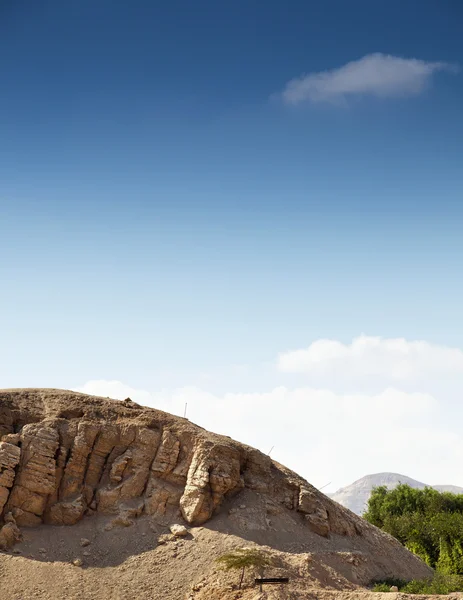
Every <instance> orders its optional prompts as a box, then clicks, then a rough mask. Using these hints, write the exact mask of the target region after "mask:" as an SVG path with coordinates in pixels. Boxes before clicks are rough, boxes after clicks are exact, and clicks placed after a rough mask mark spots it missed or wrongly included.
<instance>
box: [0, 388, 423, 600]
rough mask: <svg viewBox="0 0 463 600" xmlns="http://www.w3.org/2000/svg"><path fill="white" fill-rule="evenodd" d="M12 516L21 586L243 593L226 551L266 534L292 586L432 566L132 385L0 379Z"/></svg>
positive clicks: (167, 595) (61, 593)
mask: <svg viewBox="0 0 463 600" xmlns="http://www.w3.org/2000/svg"><path fill="white" fill-rule="evenodd" d="M0 517H1V523H0V528H1V529H0V546H1V547H2V548H3V550H4V552H3V553H1V554H0V575H1V577H0V580H1V582H2V583H1V585H2V587H1V588H0V598H2V599H3V598H5V599H6V598H8V599H9V600H10V599H13V600H14V599H15V598H17V599H18V600H19V599H21V600H24V599H25V598H33V597H34V598H35V597H40V598H49V599H52V598H53V599H55V598H99V599H105V598H107V599H109V598H111V599H113V598H115V599H121V600H122V599H128V598H132V597H133V595H134V593H135V592H136V595H137V598H138V599H145V598H146V599H147V598H155V599H157V598H159V599H161V598H162V599H163V600H169V599H171V600H182V599H183V598H190V599H193V598H198V599H199V598H208V599H209V598H210V599H213V598H217V599H218V598H220V599H221V600H222V599H223V600H225V598H238V597H242V598H245V597H248V596H247V595H246V594H248V592H247V591H245V592H239V594H242V595H238V596H237V595H236V594H237V593H238V592H234V591H233V585H234V578H233V575H231V574H225V573H222V572H220V571H218V570H217V565H216V563H215V559H216V558H217V557H218V556H220V555H221V554H222V553H223V552H224V551H225V550H228V549H230V548H234V547H243V546H256V545H258V546H260V547H262V548H264V549H265V550H266V551H267V552H268V553H269V555H270V556H271V557H272V562H271V567H269V569H268V571H267V573H268V574H270V576H271V575H272V574H273V575H275V574H282V573H284V574H285V576H289V577H290V585H289V586H288V588H287V592H286V593H287V597H288V598H291V597H297V598H304V597H307V598H308V597H312V596H313V590H314V589H320V588H324V589H325V590H336V589H337V590H339V589H345V590H355V589H357V588H358V587H359V586H362V585H365V584H367V583H368V582H369V581H371V580H372V579H379V578H384V577H391V576H394V577H398V578H402V579H408V578H420V577H425V576H427V575H429V573H430V570H429V569H428V567H427V566H426V565H425V564H424V563H422V562H421V561H420V560H419V559H418V558H416V557H415V556H414V555H412V554H410V553H409V552H408V551H407V550H405V549H404V548H403V547H402V546H401V545H400V544H399V543H398V542H397V541H396V540H394V539H393V538H391V537H390V536H388V535H387V534H384V533H383V532H381V531H379V530H378V529H376V528H375V527H373V526H371V525H369V524H368V523H366V522H365V521H363V520H362V519H361V518H359V517H358V516H356V515H354V514H353V513H351V512H350V511H349V510H347V509H345V508H343V507H342V506H340V505H339V504H337V503H336V502H334V501H332V500H330V499H329V498H327V497H326V496H324V495H323V494H322V493H321V492H319V491H318V490H316V489H315V488H314V487H313V486H311V485H310V484H309V483H308V482H307V481H305V480H304V479H302V478H301V477H299V476H298V475H296V474H295V473H293V472H291V471H290V470H288V469H286V468H285V467H283V466H282V465H280V464H278V463H276V462H275V461H273V460H271V459H270V458H269V457H268V456H266V455H264V454H262V453H261V452H259V451H257V450H255V449H253V448H251V447H249V446H245V445H243V444H240V443H239V442H236V441H234V440H232V439H230V438H228V437H223V436H219V435H215V434H213V433H210V432H207V431H205V430H204V429H202V428H200V427H198V426H196V425H194V424H193V423H191V422H189V421H188V420H186V419H182V418H179V417H175V416H172V415H169V414H167V413H164V412H161V411H158V410H154V409H150V408H145V407H142V406H139V405H137V404H135V403H133V402H132V401H130V400H129V399H128V400H126V401H124V402H118V401H113V400H109V399H104V398H97V397H93V396H86V395H83V394H77V393H73V392H68V391H60V390H36V389H28V390H5V391H0ZM247 577H248V579H247V583H249V584H250V583H251V581H252V573H249V574H248V575H247ZM251 592H252V593H253V594H254V595H252V596H249V597H253V598H254V597H256V598H257V597H258V596H255V594H256V591H255V589H253V590H251V591H250V592H249V593H251ZM311 593H312V596H310V594H311ZM262 597H264V596H262ZM268 597H270V596H268Z"/></svg>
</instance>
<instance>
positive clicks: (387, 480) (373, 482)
mask: <svg viewBox="0 0 463 600" xmlns="http://www.w3.org/2000/svg"><path fill="white" fill-rule="evenodd" d="M399 483H405V484H407V485H409V486H410V487H412V488H418V489H423V488H425V487H433V488H434V489H436V490H438V491H439V492H453V493H454V494H463V487H458V486H456V485H429V484H426V483H422V482H421V481H416V479H411V477H407V476H406V475H400V474H399V473H374V474H373V475H366V476H365V477H362V479H358V480H357V481H354V483H351V484H350V485H348V486H346V487H343V488H341V489H339V490H338V491H337V492H335V493H334V494H328V496H330V498H332V499H333V500H334V501H335V502H339V504H342V505H343V506H345V507H346V508H349V509H350V510H351V511H352V512H354V513H356V514H358V515H361V514H362V513H363V512H364V511H365V509H366V506H367V502H368V499H369V498H370V494H371V492H372V490H373V488H375V487H379V486H381V485H385V486H386V487H387V488H389V489H393V488H395V487H396V486H397V485H399Z"/></svg>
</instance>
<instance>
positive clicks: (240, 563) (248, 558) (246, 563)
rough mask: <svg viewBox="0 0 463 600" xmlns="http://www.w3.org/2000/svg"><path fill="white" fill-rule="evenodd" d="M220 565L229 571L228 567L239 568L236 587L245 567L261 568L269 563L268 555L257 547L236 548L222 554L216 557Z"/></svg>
mask: <svg viewBox="0 0 463 600" xmlns="http://www.w3.org/2000/svg"><path fill="white" fill-rule="evenodd" d="M217 562H218V563H219V565H220V567H221V568H222V569H225V570H226V571H229V570H230V569H237V570H238V569H239V570H241V576H240V582H239V586H238V589H241V585H242V583H243V579H244V572H245V569H246V568H255V569H263V568H264V567H265V566H267V565H268V564H269V563H270V559H269V557H268V555H267V554H266V553H265V552H263V551H262V550H259V549H258V548H236V549H235V550H232V551H231V552H227V553H226V554H223V555H222V556H220V557H219V558H218V559H217Z"/></svg>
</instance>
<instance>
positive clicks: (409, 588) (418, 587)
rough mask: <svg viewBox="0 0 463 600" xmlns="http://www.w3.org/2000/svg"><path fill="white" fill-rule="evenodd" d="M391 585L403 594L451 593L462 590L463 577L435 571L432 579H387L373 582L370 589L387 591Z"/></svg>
mask: <svg viewBox="0 0 463 600" xmlns="http://www.w3.org/2000/svg"><path fill="white" fill-rule="evenodd" d="M392 585H396V586H397V587H398V588H399V592H403V593H404V594H451V593H453V592H463V577H461V576H460V575H445V574H443V573H436V575H435V576H434V577H433V578H432V579H424V580H417V579H414V580H413V581H408V582H406V581H399V580H395V579H388V580H386V581H382V582H374V583H373V584H372V586H373V587H372V590H373V591H374V592H389V591H390V588H391V586H392Z"/></svg>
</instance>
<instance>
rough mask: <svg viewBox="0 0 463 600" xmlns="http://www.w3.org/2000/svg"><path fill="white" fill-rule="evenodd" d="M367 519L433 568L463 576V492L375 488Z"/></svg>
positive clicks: (366, 514) (369, 503)
mask: <svg viewBox="0 0 463 600" xmlns="http://www.w3.org/2000/svg"><path fill="white" fill-rule="evenodd" d="M364 518H365V519H366V520H367V521H369V522H370V523H372V524H373V525H376V526H377V527H380V528H381V529H383V530H384V531H386V532H387V533H389V534H391V535H393V536H394V537H395V538H397V539H398V540H399V541H400V542H401V543H402V544H403V545H404V546H406V547H407V548H408V549H409V550H410V551H412V552H414V553H415V554H417V555H418V556H419V557H420V558H421V559H423V560H424V561H425V562H426V563H427V564H428V565H429V566H430V567H433V568H435V569H436V570H437V571H438V572H440V573H443V574H447V575H454V574H455V575H463V495H462V494H451V493H449V492H438V491H437V490H434V489H432V488H425V489H424V490H418V489H414V488H411V487H410V486H408V485H399V486H397V487H396V488H395V489H394V490H388V489H387V488H386V487H379V488H376V489H374V490H373V492H372V494H371V497H370V500H369V502H368V507H367V511H366V513H365V514H364Z"/></svg>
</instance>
